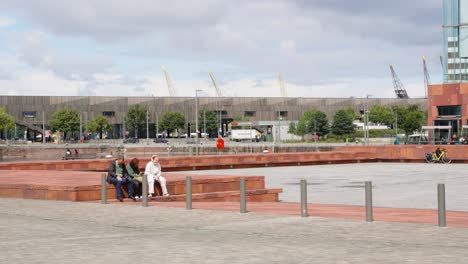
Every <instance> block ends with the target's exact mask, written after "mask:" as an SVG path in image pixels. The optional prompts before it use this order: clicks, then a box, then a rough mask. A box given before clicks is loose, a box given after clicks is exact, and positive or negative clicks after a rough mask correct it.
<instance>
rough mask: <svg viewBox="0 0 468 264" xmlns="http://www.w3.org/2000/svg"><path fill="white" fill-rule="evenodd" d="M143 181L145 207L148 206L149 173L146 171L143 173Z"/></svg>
mask: <svg viewBox="0 0 468 264" xmlns="http://www.w3.org/2000/svg"><path fill="white" fill-rule="evenodd" d="M141 181H142V183H141V195H142V196H143V198H142V199H141V201H142V202H143V207H148V175H146V173H144V174H143V179H142V180H141Z"/></svg>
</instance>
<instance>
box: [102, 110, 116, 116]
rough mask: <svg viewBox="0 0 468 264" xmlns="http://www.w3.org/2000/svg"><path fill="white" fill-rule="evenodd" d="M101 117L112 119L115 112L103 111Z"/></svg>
mask: <svg viewBox="0 0 468 264" xmlns="http://www.w3.org/2000/svg"><path fill="white" fill-rule="evenodd" d="M102 115H103V116H106V117H114V116H115V112H114V111H104V112H102Z"/></svg>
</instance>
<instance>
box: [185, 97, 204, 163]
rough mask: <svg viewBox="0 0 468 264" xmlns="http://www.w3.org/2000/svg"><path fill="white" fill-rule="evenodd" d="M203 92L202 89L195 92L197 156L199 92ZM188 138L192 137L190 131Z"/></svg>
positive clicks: (196, 141)
mask: <svg viewBox="0 0 468 264" xmlns="http://www.w3.org/2000/svg"><path fill="white" fill-rule="evenodd" d="M202 91H203V90H201V89H196V90H195V143H196V146H195V148H196V155H198V92H202ZM187 136H190V131H189V133H188V134H187Z"/></svg>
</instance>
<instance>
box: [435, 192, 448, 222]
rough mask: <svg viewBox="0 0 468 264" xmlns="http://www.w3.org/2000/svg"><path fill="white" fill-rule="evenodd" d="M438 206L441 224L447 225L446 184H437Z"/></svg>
mask: <svg viewBox="0 0 468 264" xmlns="http://www.w3.org/2000/svg"><path fill="white" fill-rule="evenodd" d="M437 205H438V206H437V207H438V211H439V226H440V227H446V226H447V223H446V209H445V184H440V183H439V184H438V185H437Z"/></svg>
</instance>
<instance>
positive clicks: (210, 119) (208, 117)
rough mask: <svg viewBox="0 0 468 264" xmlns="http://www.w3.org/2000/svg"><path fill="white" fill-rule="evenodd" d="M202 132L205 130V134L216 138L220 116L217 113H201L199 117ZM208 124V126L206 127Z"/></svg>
mask: <svg viewBox="0 0 468 264" xmlns="http://www.w3.org/2000/svg"><path fill="white" fill-rule="evenodd" d="M198 120H199V122H198V123H199V124H200V130H204V129H205V128H206V131H203V132H204V133H208V134H209V135H210V136H216V133H217V132H216V131H218V115H217V113H216V111H205V112H203V111H201V112H200V115H199V116H198ZM205 122H206V126H205Z"/></svg>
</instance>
